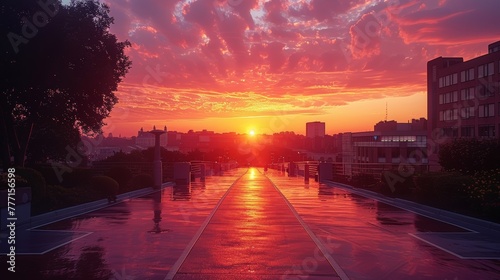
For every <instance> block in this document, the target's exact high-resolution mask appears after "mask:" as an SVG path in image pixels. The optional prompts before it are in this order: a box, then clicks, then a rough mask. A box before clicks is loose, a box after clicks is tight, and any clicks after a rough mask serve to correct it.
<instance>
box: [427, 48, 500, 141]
mask: <svg viewBox="0 0 500 280" xmlns="http://www.w3.org/2000/svg"><path fill="white" fill-rule="evenodd" d="M499 113H500V41H498V42H496V43H493V44H490V45H489V46H488V53H487V54H485V55H482V56H479V57H476V58H473V59H471V60H468V61H464V60H463V58H461V57H438V58H436V59H433V60H431V61H429V62H428V63H427V114H428V124H429V125H428V137H429V140H430V141H433V140H434V142H439V143H441V142H443V141H445V140H446V139H454V138H458V137H466V138H499V134H500V133H499V131H500V114H499ZM437 137H439V138H440V139H439V140H438V139H435V138H437ZM445 138H446V139H445ZM439 143H438V144H439Z"/></svg>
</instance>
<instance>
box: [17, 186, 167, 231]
mask: <svg viewBox="0 0 500 280" xmlns="http://www.w3.org/2000/svg"><path fill="white" fill-rule="evenodd" d="M172 185H173V183H172V182H167V183H164V184H162V189H163V188H166V187H170V186H172ZM157 191H159V190H156V189H153V188H144V189H140V190H135V191H131V192H128V193H122V194H119V195H117V199H116V202H113V203H109V202H108V200H107V199H100V200H96V201H92V202H87V203H83V204H80V205H75V206H71V207H68V208H63V209H58V210H55V211H52V212H48V213H44V214H40V215H37V216H33V217H31V219H30V221H29V222H28V223H26V224H25V225H24V226H23V227H25V228H35V227H39V226H42V225H45V224H49V223H53V222H57V221H60V220H63V219H67V218H71V217H74V216H78V215H82V214H85V213H89V212H92V211H95V210H98V209H102V208H105V207H108V206H112V205H115V204H117V203H120V202H123V201H127V200H129V199H131V198H136V197H141V196H145V195H148V194H150V193H154V192H157Z"/></svg>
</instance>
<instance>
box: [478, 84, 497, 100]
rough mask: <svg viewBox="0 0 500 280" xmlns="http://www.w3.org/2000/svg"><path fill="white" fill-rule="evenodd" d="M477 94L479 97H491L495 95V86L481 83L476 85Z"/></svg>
mask: <svg viewBox="0 0 500 280" xmlns="http://www.w3.org/2000/svg"><path fill="white" fill-rule="evenodd" d="M477 91H478V96H479V97H481V98H486V97H491V96H494V95H495V91H496V88H495V87H494V86H492V85H490V84H483V85H479V86H478V89H477Z"/></svg>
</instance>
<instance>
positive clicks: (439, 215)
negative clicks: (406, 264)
mask: <svg viewBox="0 0 500 280" xmlns="http://www.w3.org/2000/svg"><path fill="white" fill-rule="evenodd" d="M325 183H326V184H327V185H329V186H335V187H340V188H343V189H346V190H347V191H350V192H352V193H355V194H358V195H362V196H364V197H368V198H371V199H374V200H377V201H380V202H383V203H386V204H389V205H392V206H395V207H398V208H402V209H404V210H408V211H411V212H414V213H416V214H419V215H422V216H427V217H430V218H433V219H438V220H441V221H443V222H447V223H452V224H455V225H458V226H460V227H463V228H466V229H469V230H473V231H477V232H481V233H486V234H494V235H497V236H500V224H497V223H494V222H490V221H486V220H481V219H478V218H474V217H470V216H466V215H463V214H458V213H455V212H451V211H447V210H443V209H439V208H435V207H432V206H428V205H423V204H419V203H417V202H413V201H409V200H405V199H401V198H391V197H387V196H385V195H383V194H379V193H375V192H372V191H368V190H363V189H359V188H355V187H353V186H350V185H346V184H342V183H337V182H334V181H325Z"/></svg>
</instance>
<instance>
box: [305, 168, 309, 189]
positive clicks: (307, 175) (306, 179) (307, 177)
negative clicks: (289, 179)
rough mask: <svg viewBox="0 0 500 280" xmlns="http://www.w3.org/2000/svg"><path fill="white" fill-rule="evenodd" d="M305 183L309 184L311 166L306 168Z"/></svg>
mask: <svg viewBox="0 0 500 280" xmlns="http://www.w3.org/2000/svg"><path fill="white" fill-rule="evenodd" d="M304 183H306V184H309V164H306V165H305V166H304Z"/></svg>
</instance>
